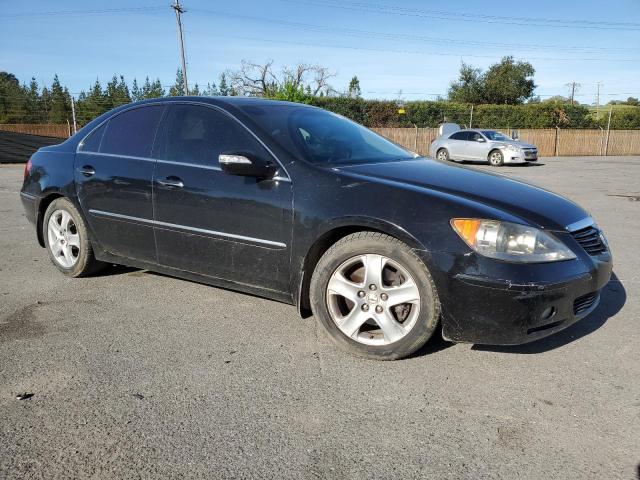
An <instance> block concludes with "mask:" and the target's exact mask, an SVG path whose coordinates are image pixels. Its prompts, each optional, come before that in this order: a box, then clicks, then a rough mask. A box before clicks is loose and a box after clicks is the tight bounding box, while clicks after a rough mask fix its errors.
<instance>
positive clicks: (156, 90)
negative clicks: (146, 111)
mask: <svg viewBox="0 0 640 480" xmlns="http://www.w3.org/2000/svg"><path fill="white" fill-rule="evenodd" d="M164 95H165V91H164V88H162V84H161V83H160V79H159V78H156V79H155V80H154V81H153V82H151V81H149V77H147V78H146V79H145V81H144V85H143V86H142V99H144V100H146V99H148V98H159V97H164Z"/></svg>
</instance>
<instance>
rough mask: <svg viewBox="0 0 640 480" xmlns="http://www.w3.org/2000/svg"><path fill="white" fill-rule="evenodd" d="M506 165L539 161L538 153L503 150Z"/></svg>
mask: <svg viewBox="0 0 640 480" xmlns="http://www.w3.org/2000/svg"><path fill="white" fill-rule="evenodd" d="M501 151H502V154H503V155H504V163H528V162H536V161H538V153H537V152H536V153H535V154H534V153H527V152H525V151H523V150H508V149H506V148H505V149H502V150H501Z"/></svg>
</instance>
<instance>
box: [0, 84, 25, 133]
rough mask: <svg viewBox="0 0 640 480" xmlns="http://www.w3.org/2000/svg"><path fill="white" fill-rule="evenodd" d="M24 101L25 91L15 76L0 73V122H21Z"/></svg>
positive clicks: (23, 112)
mask: <svg viewBox="0 0 640 480" xmlns="http://www.w3.org/2000/svg"><path fill="white" fill-rule="evenodd" d="M25 101H26V98H25V91H24V89H23V88H22V87H21V86H20V82H19V81H18V79H17V78H16V76H15V75H14V74H13V73H8V72H0V122H2V123H20V122H22V120H23V117H24V114H25Z"/></svg>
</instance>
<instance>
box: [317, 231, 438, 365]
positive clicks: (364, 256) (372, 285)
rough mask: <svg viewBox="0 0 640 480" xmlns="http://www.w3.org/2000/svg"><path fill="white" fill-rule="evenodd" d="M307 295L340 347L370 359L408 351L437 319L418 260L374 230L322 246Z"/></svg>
mask: <svg viewBox="0 0 640 480" xmlns="http://www.w3.org/2000/svg"><path fill="white" fill-rule="evenodd" d="M310 296H311V308H312V310H313V313H314V314H315V315H316V317H317V318H318V320H319V321H320V323H321V324H322V326H323V327H324V328H325V330H326V331H327V332H328V334H329V335H330V336H331V337H332V338H333V339H334V340H335V341H336V343H338V345H339V346H340V347H342V348H344V349H346V350H347V351H349V352H350V353H353V354H355V355H358V356H362V357H366V358H371V359H375V360H396V359H399V358H403V357H406V356H408V355H411V354H412V353H413V352H415V351H416V350H418V349H419V348H420V347H422V346H423V345H424V344H425V343H426V342H427V340H429V338H430V337H431V335H432V334H433V332H434V331H435V330H436V327H437V325H438V319H439V317H440V302H439V300H438V295H437V292H436V289H435V286H434V283H433V280H432V278H431V275H430V274H429V271H428V270H427V267H426V266H425V265H424V263H423V262H422V260H420V258H418V257H417V256H416V255H415V253H413V251H412V250H411V249H410V248H409V247H408V246H407V245H405V244H404V243H402V242H401V241H400V240H398V239H396V238H393V237H390V236H388V235H385V234H383V233H377V232H358V233H354V234H352V235H348V236H346V237H344V238H343V239H341V240H340V241H338V242H336V243H335V244H334V245H333V246H332V247H331V248H330V249H329V250H327V251H326V252H325V254H324V255H323V256H322V258H321V259H320V261H319V262H318V265H317V266H316V268H315V270H314V272H313V276H312V279H311V286H310Z"/></svg>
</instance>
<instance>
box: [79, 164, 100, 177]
mask: <svg viewBox="0 0 640 480" xmlns="http://www.w3.org/2000/svg"><path fill="white" fill-rule="evenodd" d="M78 171H79V172H80V173H81V174H82V175H84V176H85V177H91V176H92V175H95V174H96V171H95V169H94V168H93V167H92V166H91V165H84V166H83V167H82V168H79V169H78Z"/></svg>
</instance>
